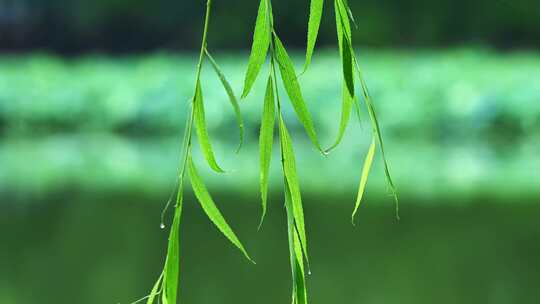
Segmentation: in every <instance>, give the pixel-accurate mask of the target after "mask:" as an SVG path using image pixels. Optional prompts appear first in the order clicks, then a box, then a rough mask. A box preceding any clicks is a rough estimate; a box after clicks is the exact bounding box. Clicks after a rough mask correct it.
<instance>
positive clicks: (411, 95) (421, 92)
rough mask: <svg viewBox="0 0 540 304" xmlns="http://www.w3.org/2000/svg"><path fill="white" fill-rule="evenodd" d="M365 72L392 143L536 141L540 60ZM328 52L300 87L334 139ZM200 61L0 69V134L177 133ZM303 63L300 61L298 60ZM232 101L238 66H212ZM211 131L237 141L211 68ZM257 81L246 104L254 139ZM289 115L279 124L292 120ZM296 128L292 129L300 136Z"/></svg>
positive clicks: (436, 58)
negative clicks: (398, 140)
mask: <svg viewBox="0 0 540 304" xmlns="http://www.w3.org/2000/svg"><path fill="white" fill-rule="evenodd" d="M361 54H362V55H361V56H362V58H361V60H362V64H363V65H364V68H365V70H366V73H365V74H366V76H367V80H368V83H369V85H370V89H371V91H372V94H373V95H374V98H375V102H376V105H377V108H378V110H379V112H380V113H379V114H380V116H381V119H382V121H383V124H384V129H385V133H386V134H387V135H391V136H394V135H395V136H400V137H403V136H408V137H417V136H420V137H423V138H428V139H435V140H456V141H460V142H463V141H467V140H471V139H478V138H486V137H487V138H489V139H493V140H500V141H513V140H516V139H519V138H521V137H522V136H532V135H535V136H538V134H540V56H538V55H537V54H534V53H514V54H512V55H509V54H508V55H501V54H497V53H492V52H489V51H487V50H478V49H477V50H472V49H455V50H449V51H443V52H435V51H417V52H413V51H391V52H388V51H379V50H377V51H375V50H373V51H371V50H369V51H365V52H362V53H361ZM334 55H335V54H334V53H332V52H331V51H326V52H325V53H324V54H322V55H321V56H319V57H317V58H315V62H314V66H313V68H312V70H310V72H309V73H308V74H306V75H303V76H302V78H301V83H302V85H303V87H304V88H305V89H306V93H305V94H306V98H307V100H308V102H309V103H311V104H312V105H313V106H312V109H315V110H314V111H316V112H315V113H314V119H315V121H316V122H317V127H318V129H319V130H320V132H322V133H323V134H325V135H327V136H330V135H332V134H334V132H335V129H336V126H337V123H336V120H337V119H338V117H339V111H340V107H339V105H340V90H339V85H338V84H337V83H336V81H337V80H338V79H339V74H338V72H337V71H336V70H335V68H334V67H335V66H336V65H338V64H339V62H338V60H339V58H338V57H337V56H334ZM194 58H195V56H190V55H182V56H173V55H168V54H155V55H152V56H141V57H136V56H131V57H122V58H113V57H100V56H86V57H81V58H78V59H67V60H66V59H61V58H59V57H52V56H47V55H35V56H31V57H26V56H25V57H17V56H13V57H2V59H1V60H0V70H2V73H1V74H0V126H1V129H2V130H3V132H9V133H31V134H34V133H36V132H41V133H47V132H50V131H63V132H73V131H112V132H119V133H131V134H161V135H164V134H165V135H166V134H179V131H180V129H181V128H182V123H183V121H184V118H185V115H186V112H187V111H186V108H187V106H188V100H189V99H190V97H191V87H192V85H193V83H192V82H193V81H194V80H193V75H192V70H193V68H194V65H195V62H194ZM296 58H297V59H298V60H297V62H298V63H300V61H301V59H302V58H301V57H296ZM218 59H219V61H220V63H221V64H222V66H223V69H224V71H225V73H226V74H227V75H228V77H229V78H230V80H231V83H232V84H233V87H235V88H236V89H237V91H239V88H240V86H241V83H242V78H243V72H244V67H245V63H246V60H247V59H246V58H245V56H242V55H239V54H222V55H221V56H218ZM203 80H204V83H203V86H204V88H205V91H206V92H207V94H206V95H205V99H206V102H207V103H208V104H209V105H210V106H208V113H207V116H208V121H209V128H210V130H211V131H212V132H213V133H214V134H216V133H219V134H220V138H223V139H225V140H231V141H233V140H236V137H235V118H234V115H232V112H231V110H230V106H229V105H228V101H227V96H226V94H225V92H224V91H223V89H222V88H221V86H220V83H219V81H218V79H217V78H216V77H215V76H214V75H213V74H212V72H211V69H210V68H209V66H208V67H207V68H206V69H205V74H204V75H203ZM263 85H264V83H263V81H259V82H258V83H257V87H256V90H255V93H254V94H253V95H252V96H250V97H249V98H248V99H247V101H246V102H245V103H244V105H243V112H244V116H245V119H246V120H247V121H248V127H251V132H249V130H248V134H247V135H248V136H251V138H250V140H252V141H253V140H254V139H255V135H256V132H257V130H258V126H256V125H255V124H256V122H257V120H258V119H259V116H260V108H261V100H262V93H263V91H264V90H263ZM290 110H291V109H289V108H286V111H288V112H286V113H290V114H291V118H292V121H295V122H296V120H295V119H294V117H292V116H293V115H292V112H291V111H290ZM299 127H300V126H299V124H298V123H297V124H295V125H294V126H293V129H299Z"/></svg>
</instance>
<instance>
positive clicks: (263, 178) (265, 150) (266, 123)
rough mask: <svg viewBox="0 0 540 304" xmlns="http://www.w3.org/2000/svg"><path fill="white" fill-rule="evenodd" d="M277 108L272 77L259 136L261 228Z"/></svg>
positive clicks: (267, 90) (269, 81) (269, 82)
mask: <svg viewBox="0 0 540 304" xmlns="http://www.w3.org/2000/svg"><path fill="white" fill-rule="evenodd" d="M274 125H275V107H274V85H273V81H272V77H269V78H268V84H267V85H266V94H265V97H264V107H263V114H262V120H261V131H260V135H259V149H260V170H261V173H260V187H261V199H262V215H261V222H260V224H259V228H260V227H261V225H262V223H263V221H264V217H265V215H266V205H267V198H268V178H269V173H270V161H271V159H272V144H273V142H274Z"/></svg>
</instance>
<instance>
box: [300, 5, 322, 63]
mask: <svg viewBox="0 0 540 304" xmlns="http://www.w3.org/2000/svg"><path fill="white" fill-rule="evenodd" d="M323 7H324V0H311V4H310V9H309V22H308V38H307V50H306V63H305V65H304V72H305V71H306V70H307V69H308V68H309V65H310V64H311V58H312V57H313V52H314V50H315V44H316V42H317V36H318V35H319V27H320V25H321V17H322V13H323Z"/></svg>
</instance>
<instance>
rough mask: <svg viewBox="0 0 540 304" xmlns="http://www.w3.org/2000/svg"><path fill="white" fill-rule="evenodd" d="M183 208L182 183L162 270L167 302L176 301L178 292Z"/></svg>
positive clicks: (163, 296)
mask: <svg viewBox="0 0 540 304" xmlns="http://www.w3.org/2000/svg"><path fill="white" fill-rule="evenodd" d="M182 208H183V190H182V184H180V186H179V189H178V199H177V204H176V210H175V212H174V220H173V224H172V227H171V232H170V234H169V247H168V249H167V259H166V261H165V269H164V272H163V293H162V298H165V299H166V301H168V302H169V303H176V298H177V293H178V279H179V276H180V222H181V218H182Z"/></svg>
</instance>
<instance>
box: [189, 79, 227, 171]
mask: <svg viewBox="0 0 540 304" xmlns="http://www.w3.org/2000/svg"><path fill="white" fill-rule="evenodd" d="M193 111H194V117H195V120H194V122H195V131H196V133H197V138H198V140H199V145H200V147H201V151H202V153H203V155H204V158H205V159H206V161H207V162H208V165H209V166H210V168H212V170H214V171H216V172H219V173H223V172H225V171H223V169H221V167H220V166H219V165H218V164H217V162H216V157H215V156H214V151H213V150H212V144H211V143H210V137H209V135H208V130H207V128H206V117H205V114H204V102H203V95H202V89H201V83H200V81H199V82H197V88H196V89H195V97H194V98H193Z"/></svg>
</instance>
